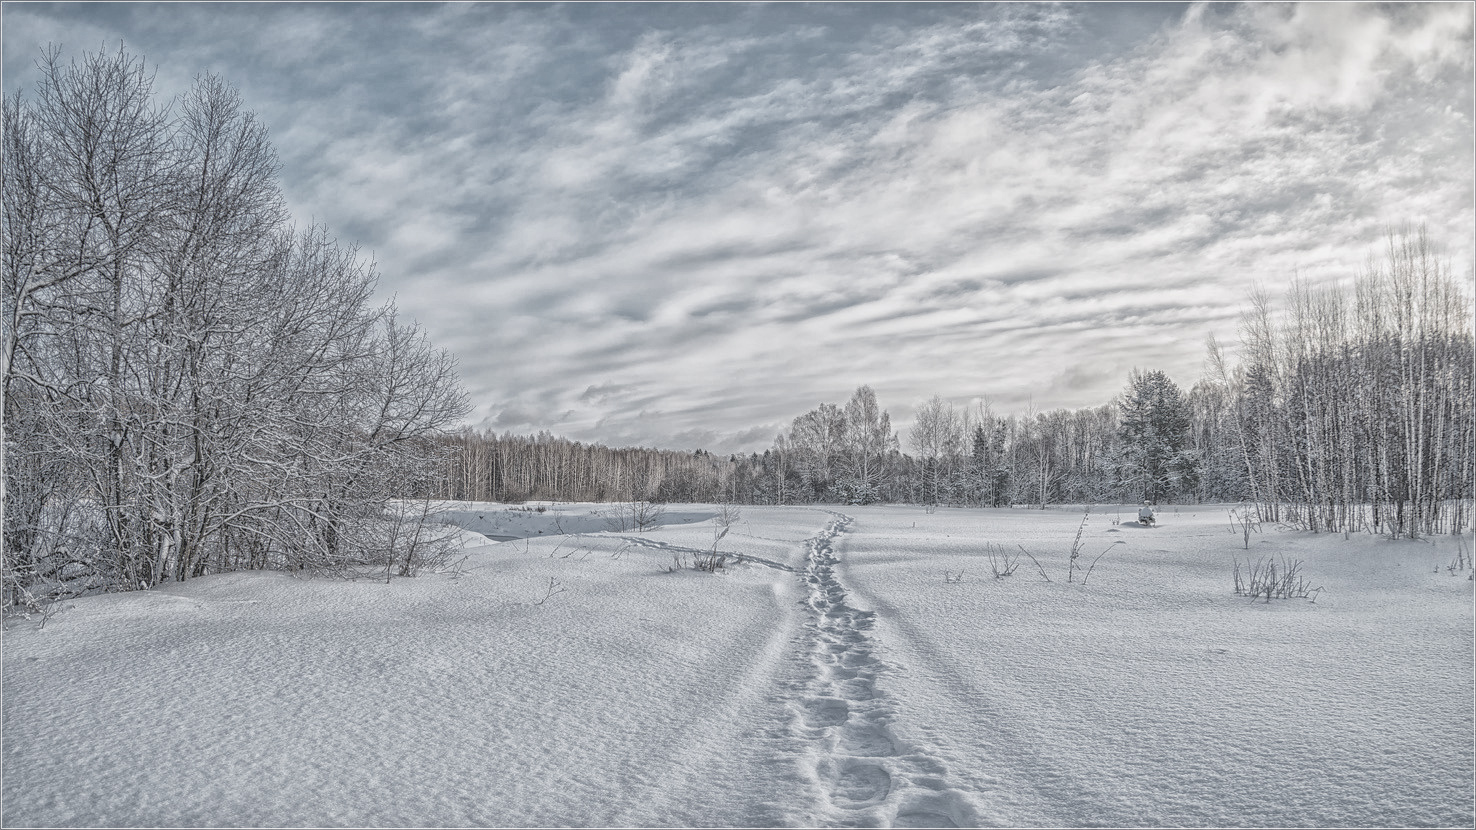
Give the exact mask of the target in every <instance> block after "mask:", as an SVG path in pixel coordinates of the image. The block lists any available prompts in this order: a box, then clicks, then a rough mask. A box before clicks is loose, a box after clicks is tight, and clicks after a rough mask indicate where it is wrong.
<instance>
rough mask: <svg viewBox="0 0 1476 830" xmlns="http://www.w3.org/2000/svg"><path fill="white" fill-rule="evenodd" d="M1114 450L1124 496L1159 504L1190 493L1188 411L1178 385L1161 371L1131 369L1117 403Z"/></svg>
mask: <svg viewBox="0 0 1476 830" xmlns="http://www.w3.org/2000/svg"><path fill="white" fill-rule="evenodd" d="M1120 408H1121V411H1122V416H1121V420H1120V422H1119V424H1118V440H1119V442H1120V444H1119V446H1118V451H1117V458H1118V461H1119V467H1118V470H1119V476H1120V479H1119V480H1120V482H1121V484H1122V487H1123V491H1124V494H1125V495H1129V496H1133V497H1136V498H1141V499H1143V500H1146V501H1149V502H1155V503H1156V502H1157V501H1159V500H1160V499H1162V498H1164V497H1166V496H1168V495H1169V494H1171V493H1173V492H1176V491H1184V490H1191V491H1192V489H1193V487H1194V484H1195V483H1196V479H1197V471H1198V464H1197V459H1196V458H1195V457H1194V453H1193V451H1192V450H1191V449H1190V448H1189V425H1190V412H1189V406H1188V404H1187V402H1185V400H1184V396H1183V395H1182V394H1181V393H1180V392H1179V387H1178V386H1176V385H1175V384H1174V382H1173V381H1172V380H1169V376H1168V375H1166V374H1164V373H1163V372H1159V371H1151V372H1138V371H1134V372H1133V374H1132V379H1131V380H1130V381H1129V384H1128V391H1127V394H1126V395H1124V396H1123V399H1122V403H1121V405H1120Z"/></svg>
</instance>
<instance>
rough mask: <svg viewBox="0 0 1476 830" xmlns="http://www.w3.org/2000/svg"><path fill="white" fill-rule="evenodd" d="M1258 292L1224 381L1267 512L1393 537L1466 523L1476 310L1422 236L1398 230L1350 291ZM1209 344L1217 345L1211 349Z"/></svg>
mask: <svg viewBox="0 0 1476 830" xmlns="http://www.w3.org/2000/svg"><path fill="white" fill-rule="evenodd" d="M1287 300H1288V303H1287V305H1288V308H1287V309H1286V311H1285V313H1284V314H1281V315H1277V314H1274V313H1273V311H1272V307H1271V298H1269V297H1268V296H1266V295H1265V294H1262V293H1257V294H1255V295H1253V297H1252V305H1251V309H1250V310H1249V311H1248V312H1247V313H1246V314H1245V316H1244V319H1243V324H1242V333H1241V339H1242V341H1243V342H1244V350H1243V351H1244V363H1243V364H1242V365H1241V366H1239V367H1236V368H1235V369H1234V370H1233V371H1226V370H1225V369H1224V368H1223V363H1220V364H1219V366H1220V369H1219V371H1218V372H1217V374H1218V377H1217V378H1216V380H1217V382H1218V383H1219V384H1220V385H1221V386H1222V387H1223V388H1224V389H1226V390H1228V393H1229V397H1230V399H1231V400H1232V401H1233V404H1232V406H1233V410H1232V411H1233V418H1232V419H1231V427H1232V431H1231V436H1232V437H1233V440H1234V441H1235V443H1236V445H1237V448H1238V449H1239V451H1240V452H1239V454H1240V456H1241V458H1242V465H1243V467H1244V469H1245V471H1246V480H1247V484H1248V488H1249V490H1250V495H1251V497H1252V498H1253V499H1254V500H1255V501H1256V502H1257V503H1258V504H1259V505H1260V506H1261V513H1262V517H1263V518H1265V519H1266V520H1268V521H1283V522H1288V523H1291V524H1293V525H1295V526H1299V527H1304V528H1307V529H1310V530H1331V531H1344V532H1346V531H1357V530H1371V531H1374V532H1378V533H1387V534H1389V535H1391V536H1400V535H1409V536H1414V535H1419V534H1431V533H1443V532H1458V531H1459V530H1460V529H1461V528H1463V527H1467V526H1469V524H1470V522H1471V519H1472V512H1471V502H1472V496H1473V492H1472V488H1473V476H1476V464H1473V458H1476V417H1473V382H1472V379H1473V373H1476V364H1473V343H1476V341H1473V338H1472V305H1471V296H1470V294H1469V292H1467V291H1466V290H1464V289H1462V287H1461V286H1460V285H1459V284H1458V283H1457V282H1456V281H1455V279H1454V278H1453V277H1452V276H1451V274H1450V269H1449V266H1447V265H1444V264H1442V263H1441V262H1440V261H1439V259H1438V258H1437V257H1436V255H1435V253H1434V248H1433V245H1432V244H1431V242H1430V241H1429V240H1428V239H1427V237H1426V235H1425V232H1424V230H1423V229H1420V230H1418V231H1414V230H1405V231H1403V232H1400V233H1390V235H1389V238H1388V244H1387V248H1386V250H1385V255H1384V260H1383V262H1382V263H1381V264H1378V265H1375V266H1371V267H1370V268H1369V270H1368V271H1367V272H1365V273H1364V274H1363V275H1361V276H1360V277H1359V278H1358V280H1357V281H1356V283H1355V284H1354V286H1353V287H1352V289H1351V290H1339V289H1335V288H1333V289H1323V290H1313V289H1312V288H1310V287H1308V286H1306V285H1305V284H1301V283H1296V284H1293V286H1292V288H1291V290H1290V292H1289V294H1288V297H1287ZM1212 348H1213V346H1212Z"/></svg>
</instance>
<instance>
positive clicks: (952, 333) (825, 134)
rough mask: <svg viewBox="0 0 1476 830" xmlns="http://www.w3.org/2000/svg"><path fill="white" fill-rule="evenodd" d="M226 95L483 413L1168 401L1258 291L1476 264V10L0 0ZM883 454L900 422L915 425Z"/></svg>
mask: <svg viewBox="0 0 1476 830" xmlns="http://www.w3.org/2000/svg"><path fill="white" fill-rule="evenodd" d="M3 15H4V17H3V24H4V43H3V46H4V73H5V74H4V89H5V94H6V95H10V94H13V93H14V92H16V91H17V90H29V89H31V88H33V85H34V81H35V70H34V63H33V62H34V60H35V58H36V56H37V55H38V54H39V49H40V47H41V46H43V45H44V44H47V43H56V44H59V45H61V46H62V47H63V49H64V51H65V52H67V53H70V54H78V53H81V52H84V51H97V50H98V49H99V48H101V47H102V46H104V45H105V44H106V45H107V46H108V48H110V49H116V48H117V46H118V43H119V42H120V41H121V42H122V43H123V44H124V45H125V46H126V48H128V49H129V50H131V51H133V52H135V53H138V54H142V55H144V56H145V57H146V58H147V59H148V61H149V63H150V64H151V65H153V66H155V67H156V68H157V85H158V88H159V90H160V91H161V92H163V93H165V94H172V93H174V92H177V91H179V90H182V89H184V88H186V87H187V86H188V85H189V83H190V82H191V79H192V78H193V77H194V76H196V75H197V74H199V73H202V72H214V73H217V74H219V75H221V76H222V77H223V78H224V79H225V80H226V81H228V82H229V83H231V84H233V85H234V86H236V87H237V88H239V89H240V90H241V92H242V94H243V96H244V98H245V99H246V103H247V105H248V106H249V107H250V108H251V109H254V110H255V111H256V112H257V113H258V115H260V116H261V118H262V119H263V120H264V121H265V122H266V123H267V125H268V126H269V127H270V128H271V131H272V138H273V141H274V143H275V145H276V147H277V149H278V152H279V155H280V157H281V162H282V168H281V177H282V184H283V187H284V189H285V191H286V193H287V197H288V200H289V204H290V205H291V207H292V210H293V213H294V215H295V216H296V217H297V219H298V220H299V221H309V220H317V221H320V222H324V223H326V224H328V225H329V227H330V228H331V229H332V230H333V231H334V232H335V233H336V234H337V235H338V236H339V238H340V239H341V240H343V241H346V242H355V241H356V242H358V243H359V244H360V245H361V247H362V248H363V249H364V250H365V251H366V252H371V253H372V254H373V256H374V258H375V259H376V260H377V261H378V263H379V268H380V271H381V273H382V280H381V289H382V291H383V293H384V295H385V297H386V298H388V297H389V296H395V297H397V299H398V303H399V305H400V307H401V309H402V310H404V311H405V312H408V313H410V314H412V315H414V317H415V318H416V319H418V320H419V321H420V323H421V324H422V325H423V326H424V327H425V328H426V329H427V330H428V331H429V332H430V334H431V336H432V338H433V339H434V340H435V341H436V342H438V343H439V344H440V345H443V346H445V347H447V348H449V349H451V350H452V351H453V352H455V354H456V355H457V356H458V358H459V360H460V365H461V368H462V375H463V378H464V381H465V384H466V386H467V388H468V390H469V391H470V393H471V395H472V398H473V400H474V402H475V404H476V411H475V413H474V414H473V415H472V417H471V419H470V420H471V422H472V423H474V424H479V425H485V426H490V427H492V428H495V429H496V430H498V431H503V430H513V431H516V432H529V431H534V430H538V429H548V430H551V431H553V432H555V433H559V434H563V435H567V436H569V437H572V438H576V439H579V440H597V441H602V442H605V443H610V444H642V445H654V446H663V447H673V448H682V449H694V448H698V447H701V448H705V449H708V450H715V451H733V450H753V449H762V448H764V447H765V446H767V445H768V444H769V443H770V442H771V441H772V439H773V437H774V435H775V434H776V433H777V432H778V431H779V430H781V429H782V428H784V427H785V426H786V425H787V424H788V422H789V421H790V419H792V418H793V417H794V416H796V415H798V414H800V413H802V412H804V411H806V410H808V409H810V408H813V407H814V406H816V405H818V404H819V403H821V402H823V401H829V402H835V403H844V401H845V399H846V398H847V397H848V396H849V395H850V393H851V391H852V390H854V389H855V388H856V387H857V386H858V385H860V384H863V383H867V384H870V385H871V386H872V387H873V388H874V389H875V390H876V391H877V395H878V397H879V399H880V402H881V404H882V405H883V406H884V407H886V408H887V409H889V410H890V411H891V413H892V415H893V419H894V423H896V424H897V425H898V426H900V427H904V428H905V426H906V425H907V422H908V421H909V420H910V415H911V412H912V411H913V409H914V407H915V406H916V405H917V404H918V403H920V402H922V401H923V400H925V399H926V398H927V397H929V396H931V395H933V394H940V395H943V396H944V397H945V398H947V399H950V400H952V401H954V402H955V403H957V404H959V405H970V404H971V403H973V402H975V401H977V400H980V399H987V400H988V401H989V402H990V403H991V404H992V406H993V408H994V409H995V411H997V412H1010V411H1015V412H1024V411H1025V410H1026V409H1027V408H1028V407H1032V406H1033V407H1034V408H1035V409H1036V410H1042V409H1049V408H1053V407H1058V406H1065V407H1079V406H1095V405H1100V404H1103V403H1106V402H1107V401H1109V400H1110V399H1111V397H1112V396H1113V395H1115V394H1117V393H1118V392H1119V391H1120V390H1121V389H1122V387H1123V386H1124V384H1125V383H1126V381H1127V376H1128V373H1129V372H1130V371H1131V369H1132V368H1134V367H1142V368H1155V369H1163V370H1165V371H1167V372H1168V373H1169V374H1170V375H1171V376H1172V377H1173V378H1174V379H1175V380H1177V381H1178V382H1179V383H1180V385H1181V386H1183V387H1186V388H1187V387H1188V386H1190V385H1192V384H1193V382H1194V381H1195V380H1196V379H1198V378H1199V377H1200V375H1201V372H1202V362H1203V358H1204V339H1205V336H1206V335H1208V334H1214V335H1215V336H1217V337H1218V338H1219V339H1220V340H1221V341H1225V342H1228V343H1231V344H1233V343H1234V341H1235V338H1236V323H1237V315H1238V313H1239V310H1240V308H1241V307H1242V305H1243V302H1244V299H1245V296H1246V293H1247V291H1248V290H1249V288H1250V287H1251V286H1252V285H1253V284H1255V283H1257V282H1260V283H1262V284H1264V285H1266V286H1267V287H1269V288H1271V289H1273V290H1275V289H1278V288H1279V287H1282V286H1284V285H1285V284H1286V282H1287V281H1288V280H1290V279H1291V278H1292V277H1293V276H1296V275H1300V276H1301V277H1302V278H1304V279H1306V280H1309V281H1312V282H1316V283H1323V282H1336V281H1340V280H1349V279H1351V278H1352V277H1353V276H1354V275H1356V274H1357V272H1358V271H1359V270H1360V268H1361V267H1363V266H1364V265H1365V264H1366V263H1367V261H1368V258H1369V256H1370V254H1371V253H1373V252H1375V251H1376V250H1377V248H1378V244H1379V240H1380V237H1381V235H1382V233H1383V230H1384V229H1385V228H1386V227H1388V226H1390V225H1393V224H1398V223H1402V222H1415V223H1420V222H1423V223H1425V224H1426V225H1427V226H1428V227H1429V230H1430V233H1431V236H1432V237H1433V238H1434V239H1435V240H1436V241H1437V242H1438V243H1440V244H1441V245H1443V246H1444V249H1445V252H1446V255H1447V256H1448V258H1449V260H1450V263H1451V265H1452V268H1453V270H1454V271H1455V273H1456V274H1457V275H1458V276H1461V277H1466V278H1469V276H1470V274H1471V273H1472V261H1473V251H1472V248H1473V245H1472V229H1473V227H1476V216H1473V178H1476V171H1473V129H1472V116H1473V113H1472V109H1473V106H1472V104H1473V100H1472V99H1473V91H1472V6H1471V5H1470V4H1465V3H1461V4H1438V3H1435V4H1418V5H1416V4H1409V5H1399V4H1394V5H1386V6H1375V5H1371V4H1356V5H1355V4H1348V5H1343V4H1312V5H1284V4H1248V5H1216V6H1201V5H1193V6H1180V5H1171V4H1151V5H1132V4H1125V5H1091V6H1087V5H1069V4H1068V5H1040V4H987V3H986V4H936V5H921V4H907V5H901V4H896V5H893V4H845V3H839V4H818V5H805V6H799V5H789V4H779V5H762V4H721V5H718V4H593V5H563V6H560V5H540V4H528V5H521V4H514V5H503V4H478V3H467V4H446V5H441V4H365V5H350V4H336V3H335V4H321V5H320V4H311V3H302V4H297V3H260V4H258V3H246V4H198V5H196V4H175V3H169V4H163V3H157V4H155V3H141V4H112V3H95V4H94V3H76V4H65V3H64V4H45V3H13V2H6V3H5V5H4V9H3ZM904 440H905V435H904Z"/></svg>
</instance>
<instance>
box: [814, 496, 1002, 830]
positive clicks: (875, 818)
mask: <svg viewBox="0 0 1476 830" xmlns="http://www.w3.org/2000/svg"><path fill="white" fill-rule="evenodd" d="M827 512H831V515H832V516H833V517H834V518H833V519H832V520H831V521H830V522H829V523H828V524H827V525H826V526H825V529H824V530H823V531H822V532H821V533H820V534H819V535H818V536H815V537H814V538H812V539H810V540H808V541H807V542H806V555H805V563H806V567H805V570H804V571H803V573H802V577H801V578H802V580H803V582H804V585H805V588H806V589H807V591H806V596H805V599H804V601H803V605H804V607H805V608H806V609H807V610H808V612H809V617H810V619H809V621H808V622H807V623H806V624H805V626H804V634H803V635H802V636H804V637H805V638H806V639H807V640H808V644H809V655H808V661H809V667H810V676H809V677H808V678H806V679H805V680H803V681H802V682H800V683H798V684H796V686H795V688H794V694H795V696H794V697H793V698H792V699H791V700H790V701H789V702H788V708H789V711H790V718H789V731H790V734H791V736H792V737H794V738H796V739H798V740H799V741H801V742H803V743H804V744H806V745H808V747H809V749H808V750H807V751H806V752H804V753H803V754H802V755H801V757H800V766H801V773H802V775H803V776H804V778H806V779H807V780H808V781H809V783H810V784H811V785H812V788H813V789H814V790H815V791H816V793H817V795H818V797H819V800H820V805H819V810H818V814H817V818H820V819H822V820H824V821H827V822H828V823H833V824H836V825H839V826H869V827H876V826H881V827H970V826H977V825H978V824H979V823H980V819H979V815H978V811H977V810H976V809H975V808H974V806H973V804H972V803H971V801H970V799H969V798H968V796H967V794H966V793H965V791H963V790H959V789H956V788H954V787H951V786H950V785H949V784H948V782H947V769H946V768H945V765H944V764H943V763H942V762H941V761H940V760H939V759H937V758H935V757H932V756H931V755H929V754H928V753H926V752H925V751H923V750H922V749H921V748H919V747H917V746H913V745H909V744H906V743H905V742H903V741H901V740H899V739H898V738H897V735H896V734H895V732H894V731H893V729H892V723H893V722H894V721H895V720H896V719H897V717H898V713H897V711H896V707H895V705H894V704H893V702H892V700H891V699H890V698H889V697H888V696H887V694H886V693H885V692H883V691H881V690H880V689H878V688H877V679H878V678H879V677H880V676H881V675H882V674H884V673H885V672H886V671H887V670H888V667H887V665H886V664H885V663H884V662H883V661H882V660H881V659H880V658H879V657H878V656H877V650H878V649H877V644H876V642H875V640H873V639H872V636H871V631H872V629H873V628H874V626H875V624H876V614H875V613H873V612H871V611H863V610H861V609H858V608H854V607H852V606H851V605H850V604H849V603H848V602H847V596H846V590H845V588H844V587H843V586H842V585H841V584H840V580H839V579H838V578H837V576H836V573H835V565H836V563H837V562H838V561H839V560H838V559H837V558H836V555H835V552H834V550H833V546H832V542H833V541H834V540H835V538H836V537H837V536H839V535H840V534H841V533H843V532H845V529H846V527H847V526H849V525H850V523H851V521H852V520H851V517H850V516H847V515H845V514H843V513H835V512H832V511H827Z"/></svg>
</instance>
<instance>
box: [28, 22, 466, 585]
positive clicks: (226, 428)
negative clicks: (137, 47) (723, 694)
mask: <svg viewBox="0 0 1476 830" xmlns="http://www.w3.org/2000/svg"><path fill="white" fill-rule="evenodd" d="M38 66H39V68H40V70H41V79H40V81H39V84H38V87H37V88H36V90H35V93H34V96H25V95H14V96H7V98H6V100H5V102H4V146H3V150H4V211H3V222H4V227H3V230H4V263H3V271H4V274H3V277H4V298H3V299H4V302H3V320H4V326H3V337H0V396H3V397H0V403H3V413H4V419H3V422H0V438H3V441H0V448H3V449H0V453H3V455H0V461H3V467H4V476H3V490H0V493H3V500H0V501H3V504H4V513H3V514H0V517H3V540H4V568H3V574H4V585H5V603H6V607H7V608H9V607H12V606H13V605H15V604H16V603H21V602H29V601H32V600H34V598H35V596H36V594H37V592H39V591H42V590H43V588H46V586H50V587H51V588H57V586H61V585H69V586H73V587H78V586H80V587H83V588H86V587H107V588H139V587H148V586H151V585H155V584H158V583H160V582H164V581H173V580H183V579H187V578H190V577H193V576H198V575H201V574H204V573H207V572H215V571H225V570H233V569H240V568H268V567H271V568H342V567H351V566H358V565H363V566H375V567H377V566H380V565H383V566H385V567H386V568H390V567H394V568H398V569H400V570H401V572H410V571H413V570H414V569H415V568H416V567H417V563H418V557H422V556H424V555H426V553H427V551H430V550H432V549H433V547H434V546H433V545H432V544H431V541H432V540H431V538H430V536H431V534H432V530H431V529H430V528H429V526H428V525H427V524H426V523H425V522H424V521H423V520H424V515H425V514H424V510H423V509H422V508H423V507H424V505H420V506H416V505H415V504H413V503H409V502H406V501H404V500H401V499H400V498H399V497H400V496H403V495H405V494H406V491H407V489H411V490H413V489H416V482H420V483H421V485H420V486H419V488H418V489H421V490H425V489H428V488H429V487H430V486H431V485H430V482H432V481H434V480H435V479H436V478H437V477H438V476H439V471H440V463H441V462H440V461H439V459H438V458H437V457H436V453H437V452H438V451H439V445H438V444H436V443H435V442H434V441H433V440H432V439H433V437H434V436H435V435H437V434H438V433H439V432H440V431H442V430H444V429H445V428H447V427H450V426H454V425H455V424H456V423H457V422H459V420H460V419H461V418H462V417H463V415H464V414H465V413H466V412H467V404H466V398H465V396H464V394H463V393H462V391H461V389H460V386H459V384H458V381H457V378H456V373H455V366H454V362H453V360H452V358H451V357H450V356H449V355H448V354H447V353H446V352H444V351H442V350H440V349H437V348H435V347H434V346H432V345H431V344H430V343H429V342H427V340H426V338H425V336H424V334H423V333H422V332H421V331H420V330H419V328H418V327H417V326H416V325H415V324H414V323H413V322H410V321H407V320H405V319H403V318H401V317H400V316H398V315H397V314H396V311H395V308H394V306H393V305H392V304H376V303H375V301H374V299H373V292H374V289H375V284H376V279H377V278H376V275H375V272H374V268H373V266H372V264H371V263H369V262H367V261H366V260H365V259H364V258H363V257H362V256H361V255H360V254H359V253H358V252H357V251H356V250H355V249H354V248H352V247H345V246H343V245H341V244H339V243H338V242H337V241H336V240H335V239H334V238H333V237H332V236H331V235H330V234H329V232H328V231H327V229H325V228H323V227H320V226H308V227H298V226H294V225H293V224H292V223H291V221H290V217H289V216H288V214H287V211H286V208H285V206H284V199H283V196H282V192H281V190H280V187H279V184H278V180H277V172H278V164H277V159H276V156H275V152H274V150H273V148H272V146H271V144H270V142H269V141H268V137H267V131H266V128H265V127H264V126H263V125H262V124H261V123H260V122H259V121H258V120H257V119H256V118H255V116H254V115H253V114H252V113H251V112H249V111H247V110H246V109H245V108H244V106H243V104H242V101H241V98H240V95H239V94H238V93H237V92H236V91H235V90H234V89H232V88H231V87H230V86H228V85H227V84H226V83H224V82H223V81H222V80H220V79H219V78H216V77H213V76H203V77H201V78H199V79H198V80H197V81H196V83H195V84H194V86H193V88H192V89H190V91H189V92H188V93H186V94H184V95H183V96H181V97H180V98H178V99H175V100H168V101H166V100H161V99H160V96H159V95H157V94H156V93H155V91H154V89H153V78H152V76H151V75H150V73H149V72H148V70H147V69H146V67H145V65H144V62H143V60H142V59H140V58H136V57H133V56H131V55H129V54H127V53H125V52H123V51H121V50H120V51H119V52H118V53H116V54H95V55H88V56H86V57H84V58H82V59H80V60H73V61H69V62H63V60H62V59H61V57H60V55H59V53H58V52H57V51H56V50H54V49H53V50H49V51H47V52H46V53H45V54H44V56H43V58H42V59H41V60H40V61H39V62H38Z"/></svg>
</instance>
